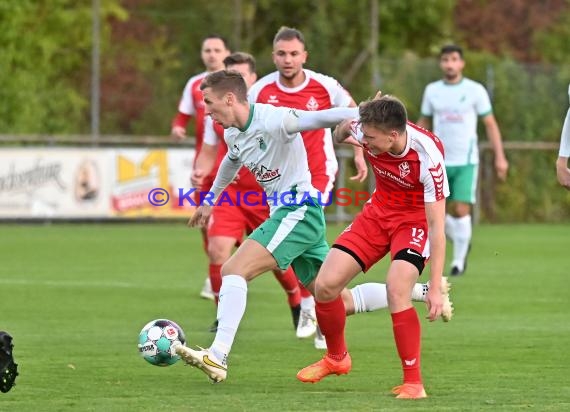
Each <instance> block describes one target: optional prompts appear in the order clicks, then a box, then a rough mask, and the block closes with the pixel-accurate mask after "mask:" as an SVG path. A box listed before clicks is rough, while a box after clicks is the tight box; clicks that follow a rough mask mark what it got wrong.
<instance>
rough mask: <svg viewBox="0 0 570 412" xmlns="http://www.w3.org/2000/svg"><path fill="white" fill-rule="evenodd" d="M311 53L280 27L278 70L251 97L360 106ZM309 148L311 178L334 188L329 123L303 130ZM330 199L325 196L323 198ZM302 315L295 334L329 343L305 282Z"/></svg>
mask: <svg viewBox="0 0 570 412" xmlns="http://www.w3.org/2000/svg"><path fill="white" fill-rule="evenodd" d="M307 57H308V53H307V51H306V50H305V39H304V36H303V34H302V33H301V32H300V31H299V30H297V29H293V28H289V27H282V28H281V29H279V31H278V32H277V34H276V35H275V38H274V39H273V63H274V64H275V66H276V68H277V71H275V72H273V73H270V74H268V75H267V76H265V77H263V78H261V79H260V80H259V81H258V82H257V83H255V84H254V85H253V86H252V88H251V89H250V91H249V95H248V99H249V100H250V102H251V103H268V104H272V105H274V106H285V107H292V108H295V109H302V110H324V109H329V108H331V107H356V103H355V102H354V100H353V99H352V97H351V96H350V94H349V93H348V92H347V91H346V90H345V89H344V88H343V87H342V86H341V85H340V84H339V82H338V81H337V80H335V79H334V78H332V77H329V76H326V75H324V74H321V73H316V72H314V71H312V70H307V69H304V68H303V64H305V63H306V61H307ZM301 135H302V136H303V142H304V143H305V148H306V150H307V157H308V160H309V169H310V171H311V176H312V179H311V184H312V185H313V186H314V187H315V188H316V189H317V190H319V191H320V192H321V193H324V194H327V195H328V194H330V192H331V191H332V189H333V186H334V181H335V175H336V173H337V170H338V162H337V159H336V156H335V152H334V147H333V142H332V137H331V132H330V130H329V129H320V130H313V131H307V132H303V133H301ZM355 164H356V169H357V175H356V176H354V177H352V178H351V179H352V180H358V181H360V182H362V181H364V180H365V179H366V177H367V175H368V169H367V167H366V162H365V160H364V156H363V154H362V150H361V149H360V148H355ZM325 203H326V202H325ZM299 285H300V287H301V294H302V297H303V298H302V300H301V319H300V321H299V328H298V329H297V336H298V337H299V338H306V337H310V336H312V335H314V334H315V332H317V336H316V338H315V347H317V348H319V349H326V347H325V341H324V339H323V338H322V335H321V334H320V332H319V331H317V329H316V322H315V309H314V305H315V303H314V299H313V296H312V295H311V293H310V292H309V291H308V290H307V289H305V288H304V287H303V286H302V285H301V284H299Z"/></svg>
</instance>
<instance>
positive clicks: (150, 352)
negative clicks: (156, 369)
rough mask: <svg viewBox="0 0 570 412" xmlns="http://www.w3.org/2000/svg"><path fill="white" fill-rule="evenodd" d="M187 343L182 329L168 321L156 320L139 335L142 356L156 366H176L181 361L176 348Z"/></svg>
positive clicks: (145, 326)
mask: <svg viewBox="0 0 570 412" xmlns="http://www.w3.org/2000/svg"><path fill="white" fill-rule="evenodd" d="M185 343H186V337H185V336H184V331H183V330H182V328H181V327H180V326H178V325H177V324H176V323H175V322H173V321H171V320H168V319H155V320H153V321H151V322H149V323H147V324H146V325H144V327H143V328H142V330H141V333H140V334H139V352H140V354H141V356H142V357H143V358H144V359H145V360H146V361H147V362H148V363H150V364H152V365H156V366H169V365H174V364H175V363H176V362H177V361H178V359H180V356H178V355H177V354H176V351H175V350H174V348H175V346H176V345H184V344H185Z"/></svg>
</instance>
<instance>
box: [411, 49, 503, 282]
mask: <svg viewBox="0 0 570 412" xmlns="http://www.w3.org/2000/svg"><path fill="white" fill-rule="evenodd" d="M464 66H465V61H464V60H463V50H462V49H461V48H460V47H459V46H456V45H448V46H444V47H443V48H442V49H441V52H440V67H441V70H442V71H443V79H441V80H438V81H436V82H433V83H430V84H428V85H427V86H426V88H425V91H424V95H423V99H422V106H421V117H420V119H419V120H418V122H417V124H418V125H419V126H421V127H424V128H425V129H431V126H432V123H433V132H434V133H435V135H436V136H437V137H439V138H440V139H441V140H442V141H443V145H444V147H445V166H446V170H447V176H448V178H449V187H450V190H451V195H450V196H449V198H448V204H447V215H446V218H445V232H446V235H447V236H448V238H449V239H450V240H451V242H452V244H453V259H452V262H451V272H450V274H451V275H452V276H456V275H461V274H463V273H464V272H465V270H466V266H467V255H468V253H469V249H470V247H471V236H472V222H471V208H472V205H473V204H474V203H475V202H476V198H475V196H476V189H477V178H478V165H479V150H478V146H477V119H478V117H480V118H481V119H482V121H483V124H484V125H485V130H486V134H487V138H488V139H489V141H490V142H491V146H492V148H493V151H494V153H495V171H496V173H497V176H498V177H499V179H500V180H505V179H506V177H507V171H508V168H509V163H508V162H507V158H506V157H505V153H504V151H503V143H502V139H501V132H500V130H499V126H498V125H497V121H496V120H495V116H494V115H493V108H492V106H491V101H490V99H489V95H488V94H487V91H486V90H485V88H484V87H483V85H481V84H480V83H477V82H475V81H473V80H471V79H468V78H466V77H464V76H463V68H464ZM432 120H433V121H432Z"/></svg>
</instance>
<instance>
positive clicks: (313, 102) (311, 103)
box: [307, 96, 319, 111]
mask: <svg viewBox="0 0 570 412" xmlns="http://www.w3.org/2000/svg"><path fill="white" fill-rule="evenodd" d="M307 110H313V111H315V110H319V102H317V99H315V98H314V97H313V96H311V97H310V98H309V100H308V101H307Z"/></svg>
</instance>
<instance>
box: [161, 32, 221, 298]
mask: <svg viewBox="0 0 570 412" xmlns="http://www.w3.org/2000/svg"><path fill="white" fill-rule="evenodd" d="M229 54H230V49H229V47H228V44H227V41H226V39H224V38H223V37H222V36H219V35H215V34H213V35H210V36H208V37H206V38H204V40H203V41H202V50H201V57H202V62H203V63H204V66H205V68H206V70H205V71H203V72H202V73H199V74H197V75H195V76H192V77H190V79H189V80H188V82H187V83H186V86H185V87H184V91H183V92H182V97H181V98H180V102H179V103H178V113H177V114H176V116H175V117H174V119H173V120H172V130H171V134H172V136H173V137H174V138H175V139H176V140H178V141H181V140H184V139H185V138H186V126H187V124H188V121H189V120H190V118H191V117H193V118H194V124H195V133H194V134H195V137H196V157H198V154H199V153H200V150H201V149H202V141H203V138H204V103H203V101H202V92H201V91H200V83H201V82H202V79H203V78H204V77H206V75H207V74H208V73H212V72H215V71H218V70H222V69H223V68H224V63H223V62H224V59H225V58H226V56H228V55H229ZM215 176H216V173H215V171H214V173H213V174H212V175H211V176H208V177H207V178H206V180H207V181H206V182H205V185H206V186H207V187H209V184H211V183H212V182H213V181H214V177H215ZM197 195H199V193H197ZM196 200H197V199H196ZM202 237H203V241H204V249H205V250H207V248H208V238H207V233H206V231H205V230H204V231H202ZM200 296H201V297H203V298H206V299H214V295H213V293H212V287H211V285H210V279H209V277H207V278H206V280H205V282H204V287H203V288H202V291H201V292H200Z"/></svg>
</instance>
